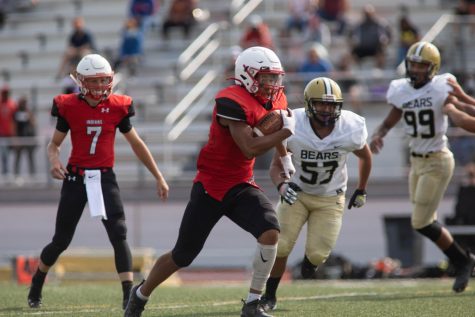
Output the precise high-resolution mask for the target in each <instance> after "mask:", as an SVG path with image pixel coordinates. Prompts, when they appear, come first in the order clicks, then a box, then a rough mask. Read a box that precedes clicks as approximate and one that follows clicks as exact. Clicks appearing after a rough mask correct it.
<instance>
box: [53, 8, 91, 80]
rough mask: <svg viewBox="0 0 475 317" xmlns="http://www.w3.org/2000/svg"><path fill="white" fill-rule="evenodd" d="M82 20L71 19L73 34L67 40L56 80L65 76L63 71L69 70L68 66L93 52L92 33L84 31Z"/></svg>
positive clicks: (78, 18)
mask: <svg viewBox="0 0 475 317" xmlns="http://www.w3.org/2000/svg"><path fill="white" fill-rule="evenodd" d="M84 23H85V22H84V19H83V18H82V17H76V18H74V19H73V22H72V26H73V32H72V33H71V35H70V37H69V40H68V47H67V48H66V51H65V52H64V55H63V58H62V60H61V64H60V66H59V70H58V73H57V75H56V78H57V79H60V78H62V77H63V76H64V75H65V71H66V70H67V69H69V67H70V65H71V64H72V65H76V64H77V63H78V62H79V60H80V59H81V58H82V57H83V56H85V55H86V54H89V53H91V52H93V51H94V50H95V45H94V38H93V36H92V33H91V32H89V31H88V30H86V29H85V27H84Z"/></svg>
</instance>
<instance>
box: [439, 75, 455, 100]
mask: <svg viewBox="0 0 475 317" xmlns="http://www.w3.org/2000/svg"><path fill="white" fill-rule="evenodd" d="M449 78H451V79H453V80H457V79H456V78H455V76H454V75H452V74H450V73H445V74H442V75H440V76H439V77H438V78H437V84H436V87H437V88H436V89H437V90H438V91H440V92H442V93H443V94H444V95H446V97H447V96H448V95H449V92H451V91H452V87H451V86H450V85H449V84H448V83H447V80H448V79H449Z"/></svg>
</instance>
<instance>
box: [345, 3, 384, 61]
mask: <svg viewBox="0 0 475 317" xmlns="http://www.w3.org/2000/svg"><path fill="white" fill-rule="evenodd" d="M362 15H363V19H362V21H361V22H360V23H359V24H357V25H356V26H355V27H354V28H353V29H352V30H351V31H350V34H349V36H350V47H351V53H352V56H353V58H354V60H355V61H356V63H358V64H360V62H361V60H362V59H363V58H365V57H370V58H374V59H375V61H376V67H378V68H381V69H382V68H384V64H385V61H386V48H387V45H388V44H389V42H390V40H391V30H390V28H389V25H388V23H387V22H386V21H384V20H382V19H380V18H379V17H378V16H377V14H376V10H375V8H374V6H373V5H371V4H367V5H365V6H364V7H363V10H362Z"/></svg>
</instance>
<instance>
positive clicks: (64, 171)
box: [28, 54, 169, 308]
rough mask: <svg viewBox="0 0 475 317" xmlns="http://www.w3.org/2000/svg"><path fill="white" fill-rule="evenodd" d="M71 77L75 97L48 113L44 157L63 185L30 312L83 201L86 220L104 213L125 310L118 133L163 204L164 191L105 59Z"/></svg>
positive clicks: (87, 60) (94, 58) (88, 60)
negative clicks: (51, 125)
mask: <svg viewBox="0 0 475 317" xmlns="http://www.w3.org/2000/svg"><path fill="white" fill-rule="evenodd" d="M72 77H73V79H74V80H75V81H76V83H77V84H78V85H79V87H80V93H78V94H67V95H58V96H56V97H55V98H54V100H53V107H52V110H51V114H52V115H53V116H54V117H57V123H56V130H55V131H54V134H53V137H52V139H51V141H50V143H49V144H48V147H47V153H48V159H49V162H50V164H51V175H52V176H53V178H55V179H59V180H62V181H63V185H62V189H61V198H60V201H59V207H58V212H57V216H56V228H55V233H54V236H53V239H52V241H51V242H50V243H49V244H48V245H47V246H46V247H45V248H44V249H43V250H42V252H41V256H40V263H39V267H38V270H37V271H36V273H35V275H34V276H33V279H32V283H31V288H30V291H29V294H28V304H29V306H30V307H32V308H38V307H40V306H41V299H42V294H41V291H42V287H43V284H44V280H45V277H46V274H47V273H48V270H49V269H50V267H51V266H52V265H53V264H54V263H55V262H56V260H57V259H58V257H59V256H60V254H61V253H62V252H63V251H64V250H66V248H67V247H68V246H69V244H70V242H71V240H72V238H73V235H74V231H75V229H76V226H77V224H78V222H79V219H80V218H81V215H82V212H83V210H84V207H85V205H86V202H88V205H89V209H90V210H91V215H92V211H93V210H99V211H102V213H103V214H102V223H103V224H104V227H105V228H106V231H107V234H108V236H109V240H110V242H111V244H112V246H113V249H114V257H115V265H116V269H117V273H118V275H119V278H120V281H121V283H122V289H123V301H122V305H123V308H125V305H126V304H127V300H128V297H129V294H130V290H131V287H132V281H133V273H132V257H131V253H130V249H129V245H128V243H127V239H126V238H127V236H126V233H127V227H126V224H125V215H124V208H123V205H122V201H121V198H120V193H119V187H118V184H117V181H116V177H115V174H114V171H113V170H112V167H113V166H114V140H115V134H116V129H117V128H118V129H119V131H120V132H121V133H122V134H123V135H124V136H125V139H126V140H127V141H128V142H129V144H130V146H131V148H132V150H133V151H134V153H135V155H136V156H137V157H138V158H139V159H140V161H142V163H143V164H144V165H145V166H146V167H147V168H148V170H149V171H150V172H151V173H152V175H153V176H154V177H155V179H156V186H157V194H158V195H159V196H160V198H161V199H162V200H165V199H167V197H168V191H169V188H168V184H167V182H166V181H165V179H164V178H163V176H162V174H161V172H160V170H159V169H158V167H157V165H156V163H155V161H154V159H153V157H152V154H151V153H150V151H149V149H148V148H147V146H146V145H145V143H144V142H143V141H142V139H141V138H140V137H139V135H138V134H137V132H136V130H135V129H134V127H133V126H132V124H131V122H130V117H131V116H133V115H134V107H133V104H132V99H131V98H130V97H129V96H125V95H116V94H113V93H112V83H113V77H114V73H113V71H112V69H111V66H110V65H109V63H108V62H107V60H106V59H105V58H103V57H102V56H100V55H97V54H90V55H86V56H85V57H83V58H82V59H81V61H80V62H79V64H78V65H77V68H76V73H75V74H74V75H72ZM68 131H71V143H72V151H71V155H70V157H69V161H68V165H67V166H66V167H64V166H63V164H62V163H61V160H60V157H59V152H60V146H61V144H62V143H63V141H64V139H65V138H66V135H67V133H68ZM86 175H87V177H86ZM94 180H96V182H95V183H94ZM89 184H90V185H89ZM94 185H95V187H94ZM88 187H89V188H88ZM89 189H92V190H91V191H90V190H89ZM98 195H99V196H98Z"/></svg>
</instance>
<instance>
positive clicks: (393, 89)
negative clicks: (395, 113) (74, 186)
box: [386, 80, 400, 108]
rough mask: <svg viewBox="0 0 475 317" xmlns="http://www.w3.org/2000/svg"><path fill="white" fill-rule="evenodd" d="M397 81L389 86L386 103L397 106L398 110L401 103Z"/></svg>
mask: <svg viewBox="0 0 475 317" xmlns="http://www.w3.org/2000/svg"><path fill="white" fill-rule="evenodd" d="M397 83H398V82H397V81H394V80H393V81H391V83H390V84H389V88H388V92H387V93H386V101H387V103H388V104H390V105H393V106H395V107H396V108H400V106H399V102H398V100H397V90H398V85H397Z"/></svg>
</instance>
